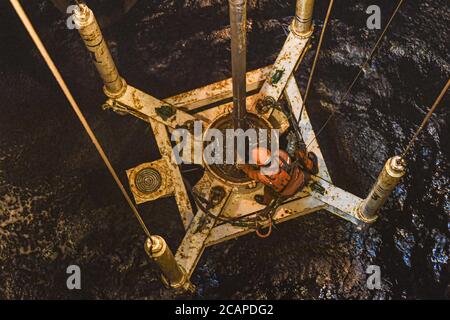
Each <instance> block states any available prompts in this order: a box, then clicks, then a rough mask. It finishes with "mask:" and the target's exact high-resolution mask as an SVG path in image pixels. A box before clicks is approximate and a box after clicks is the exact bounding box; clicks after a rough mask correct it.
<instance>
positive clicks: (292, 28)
mask: <svg viewBox="0 0 450 320" xmlns="http://www.w3.org/2000/svg"><path fill="white" fill-rule="evenodd" d="M294 24H295V19H294V20H293V21H292V24H291V26H290V28H289V29H290V30H291V32H292V33H293V34H294V35H295V36H296V37H298V38H300V39H309V38H311V36H312V34H313V33H314V25H312V26H311V30H309V31H308V32H306V33H300V32H297V31H296V30H295V26H294Z"/></svg>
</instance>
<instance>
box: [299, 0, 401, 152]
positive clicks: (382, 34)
mask: <svg viewBox="0 0 450 320" xmlns="http://www.w3.org/2000/svg"><path fill="white" fill-rule="evenodd" d="M404 1H405V0H400V1H399V2H398V5H397V7H396V8H395V9H394V11H393V13H392V15H391V17H390V19H389V21H388V23H387V24H386V27H385V28H384V30H383V32H382V33H381V35H380V37H379V38H378V40H377V42H376V43H375V45H374V47H373V48H372V50H371V52H370V54H369V56H368V57H367V59H366V61H365V62H364V63H363V64H361V66H360V68H359V71H358V73H357V74H356V76H355V78H354V79H353V81H352V82H351V84H350V85H349V87H348V88H347V90H346V91H345V94H344V95H343V97H342V99H340V101H339V103H338V104H337V106H336V108H335V109H334V110H333V111H332V112H331V114H330V116H329V117H328V119H327V120H326V121H325V123H324V124H323V125H322V127H321V128H320V129H319V131H317V134H316V135H315V137H314V138H313V139H312V140H311V142H309V143H308V145H307V147H309V146H310V145H311V143H313V142H314V141H315V140H316V139H317V137H318V136H319V135H320V134H321V133H322V131H323V130H324V129H325V127H326V126H327V125H328V123H329V122H330V120H331V118H332V117H333V116H334V114H335V113H336V111H337V110H338V107H339V106H340V105H341V104H342V103H343V102H344V101H345V100H346V99H347V96H348V95H349V93H350V91H351V90H352V89H353V87H354V86H355V84H356V81H358V79H359V77H360V76H361V74H362V72H363V71H364V69H365V68H366V67H367V65H368V64H369V62H370V61H371V60H372V58H373V56H374V54H375V51H376V50H377V49H378V47H379V46H380V44H381V41H382V40H383V38H384V36H385V35H386V32H387V31H388V30H389V27H390V26H391V24H392V21H394V18H395V17H396V16H397V13H398V12H399V10H400V8H401V6H402V4H403V2H404Z"/></svg>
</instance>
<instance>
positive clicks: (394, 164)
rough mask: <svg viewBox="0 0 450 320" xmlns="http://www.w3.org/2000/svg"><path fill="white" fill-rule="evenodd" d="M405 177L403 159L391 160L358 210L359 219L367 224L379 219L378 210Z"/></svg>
mask: <svg viewBox="0 0 450 320" xmlns="http://www.w3.org/2000/svg"><path fill="white" fill-rule="evenodd" d="M404 175H405V167H404V165H403V161H402V158H401V157H398V156H396V157H392V158H390V159H389V160H388V161H387V162H386V164H385V166H384V168H383V170H382V171H381V173H380V175H379V177H378V179H377V181H376V182H375V184H374V186H373V187H372V190H371V191H370V193H369V195H368V196H367V198H366V199H365V200H364V201H363V202H362V203H361V206H360V207H359V208H358V213H357V214H358V217H359V218H360V219H361V220H363V221H364V222H367V223H372V222H374V221H375V220H376V219H377V212H378V210H379V209H380V208H381V207H382V206H383V205H384V203H385V202H386V200H387V199H388V197H389V196H390V194H391V193H392V191H393V190H394V189H395V187H396V186H397V184H398V183H399V182H400V179H401V178H402V177H403V176H404Z"/></svg>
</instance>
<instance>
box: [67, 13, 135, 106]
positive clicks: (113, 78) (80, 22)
mask: <svg viewBox="0 0 450 320" xmlns="http://www.w3.org/2000/svg"><path fill="white" fill-rule="evenodd" d="M78 6H79V10H76V11H75V19H74V20H75V23H76V25H77V27H78V31H79V33H80V35H81V38H82V39H83V41H84V43H85V45H86V47H87V49H88V50H89V52H90V53H91V55H92V57H93V60H94V64H95V66H96V68H97V70H98V72H99V74H100V77H101V78H102V80H103V83H104V84H105V86H104V92H105V94H106V95H107V96H108V97H110V98H118V97H120V96H121V95H122V94H123V93H124V92H125V89H126V83H125V81H124V80H123V79H122V78H121V77H120V75H119V72H118V71H117V68H116V65H115V63H114V60H113V58H112V56H111V53H110V51H109V49H108V46H107V44H106V42H105V40H104V38H103V35H102V32H101V30H100V26H99V25H98V23H97V20H96V19H95V16H94V13H93V12H92V11H91V9H89V8H88V7H87V6H86V5H85V4H79V5H78Z"/></svg>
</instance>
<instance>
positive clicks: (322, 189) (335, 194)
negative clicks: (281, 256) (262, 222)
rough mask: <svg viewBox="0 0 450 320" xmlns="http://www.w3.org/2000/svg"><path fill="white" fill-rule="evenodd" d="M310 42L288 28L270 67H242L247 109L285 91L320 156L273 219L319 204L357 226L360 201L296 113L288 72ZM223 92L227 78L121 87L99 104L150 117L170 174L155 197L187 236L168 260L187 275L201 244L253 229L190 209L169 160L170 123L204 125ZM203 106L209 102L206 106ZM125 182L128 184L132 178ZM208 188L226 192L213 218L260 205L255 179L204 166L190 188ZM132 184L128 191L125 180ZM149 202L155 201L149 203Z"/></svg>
mask: <svg viewBox="0 0 450 320" xmlns="http://www.w3.org/2000/svg"><path fill="white" fill-rule="evenodd" d="M309 40H310V39H309V37H306V38H305V37H301V36H299V35H297V34H295V33H293V32H290V34H289V35H288V37H287V40H286V42H285V44H284V46H283V48H282V50H281V52H280V54H279V56H278V58H277V60H276V61H275V63H274V65H273V66H268V67H264V68H260V69H257V70H254V71H251V72H248V73H247V91H248V92H254V91H256V90H259V91H258V92H257V93H256V94H253V95H249V96H248V97H247V105H248V108H249V111H250V112H255V113H256V110H255V105H256V101H257V100H258V99H261V98H264V97H265V96H271V97H273V98H275V99H276V100H278V99H280V98H281V96H282V95H283V94H284V96H285V98H286V100H287V101H288V103H289V105H290V107H291V108H292V111H293V113H294V115H295V117H296V119H297V120H299V121H300V129H301V133H302V136H303V138H304V140H305V141H307V142H309V141H312V143H311V144H310V146H309V150H310V151H313V152H315V153H316V155H317V156H318V159H319V168H320V172H319V174H318V175H317V177H313V178H312V182H311V183H310V184H309V185H308V186H307V187H306V188H305V189H304V190H302V191H301V192H299V193H298V194H296V195H295V196H294V197H292V198H291V199H289V200H287V201H286V202H285V203H283V204H282V205H281V206H280V207H279V208H278V209H277V211H276V213H275V216H274V223H281V222H284V221H287V220H291V219H294V218H297V217H300V216H303V215H306V214H310V213H313V212H316V211H319V210H326V211H329V212H331V213H333V214H335V215H337V216H339V217H341V218H343V219H345V220H347V221H350V222H352V223H354V224H356V225H360V224H363V223H364V222H363V221H361V220H360V219H359V218H358V217H357V209H358V207H359V206H360V204H361V202H362V201H363V200H362V199H361V198H359V197H357V196H355V195H353V194H351V193H348V192H346V191H344V190H342V189H340V188H338V187H336V186H335V185H333V183H332V180H331V176H330V174H329V172H328V169H327V166H326V162H325V159H324V158H323V155H322V152H321V150H320V147H319V144H318V142H317V140H316V139H315V133H314V130H313V128H312V125H311V122H310V119H309V116H308V113H307V111H306V108H303V112H302V114H300V111H301V106H302V104H303V99H302V95H301V93H300V90H299V88H298V85H297V82H296V80H295V77H294V72H295V71H296V68H297V67H298V65H299V64H300V62H301V60H302V58H303V56H304V55H305V53H306V51H307V50H308V48H309ZM230 97H232V80H231V79H227V80H223V81H220V82H217V83H213V84H211V85H207V86H205V87H202V88H198V89H195V90H192V91H189V92H185V93H182V94H179V95H176V96H173V97H169V98H166V99H162V100H159V99H156V98H154V97H152V96H150V95H149V94H146V93H144V92H142V91H140V90H138V89H136V88H134V87H132V86H130V85H128V86H127V89H126V92H125V94H123V95H122V96H121V97H119V98H117V99H115V100H114V99H109V100H108V101H107V103H106V105H107V106H108V107H110V108H112V109H114V110H115V111H119V112H121V113H129V114H132V115H134V116H136V117H138V118H140V119H142V120H144V121H147V122H149V123H150V125H151V127H152V129H153V133H154V135H155V138H156V141H157V143H158V147H159V150H160V153H161V157H162V159H160V160H157V162H160V161H161V160H163V161H165V163H166V166H167V171H166V172H165V173H164V175H170V176H171V179H170V183H171V184H172V185H171V186H170V187H168V188H167V189H166V191H167V192H166V193H162V194H160V195H159V197H163V196H171V195H173V196H175V199H176V201H177V205H178V208H179V211H180V216H181V220H182V222H183V225H184V227H185V229H186V234H185V236H184V239H183V240H182V242H181V244H180V246H179V248H178V250H177V252H176V256H175V258H176V261H177V263H178V264H179V265H180V266H181V267H182V268H183V270H184V271H185V272H186V274H187V276H188V277H190V276H191V275H192V273H193V271H194V270H195V267H196V265H197V263H198V261H199V259H200V257H201V255H202V253H203V251H204V250H205V248H206V247H208V246H212V245H215V244H218V243H221V242H224V241H227V240H229V239H234V238H237V237H240V236H243V235H245V234H248V233H250V232H252V231H253V229H250V228H244V227H237V226H232V225H230V224H224V223H216V220H214V219H211V218H209V217H207V216H206V215H205V213H204V212H202V211H201V210H199V211H198V212H197V213H196V214H195V215H194V214H193V210H192V207H191V204H190V202H189V197H188V194H187V191H186V188H185V186H184V183H183V180H182V177H181V172H180V169H179V167H178V166H177V165H176V164H174V162H173V161H172V160H173V159H172V157H173V154H172V152H173V151H172V146H171V140H170V138H169V133H170V132H171V131H172V130H174V129H175V128H179V127H183V126H186V123H188V122H189V121H193V120H200V121H202V122H203V123H204V125H206V126H207V125H208V124H209V123H211V121H212V119H215V118H217V117H218V116H221V115H223V114H225V113H230V112H231V111H232V107H233V105H232V102H229V103H223V104H219V105H217V104H218V103H220V102H221V101H224V100H226V99H229V98H230ZM208 106H211V107H210V108H208ZM162 107H165V108H166V111H167V110H168V111H170V112H169V115H167V114H166V115H165V116H164V115H161V112H158V109H159V108H162ZM261 116H262V117H264V118H265V119H267V120H268V121H270V122H271V123H274V124H275V126H277V127H278V128H279V129H280V131H281V132H284V131H285V130H286V129H287V128H288V127H289V124H288V120H287V119H286V117H285V116H284V115H283V113H281V112H279V111H278V110H274V109H272V110H269V111H268V112H267V113H266V114H263V115H261ZM130 170H131V171H130ZM130 170H128V171H127V173H128V175H129V176H130V172H132V170H133V169H130ZM130 183H131V184H132V181H130ZM214 186H221V187H222V188H224V190H225V191H226V194H227V195H226V197H225V198H224V199H223V200H222V201H221V203H219V204H218V205H217V206H216V207H214V208H212V209H211V213H213V214H214V215H216V216H219V215H221V216H224V217H237V216H243V215H248V216H251V215H253V214H255V213H256V212H258V211H259V210H261V209H263V207H262V206H261V205H259V204H257V203H256V202H255V201H254V200H253V198H254V195H256V194H260V193H262V190H263V188H262V186H261V185H260V184H257V183H254V184H253V185H250V186H247V187H244V188H243V187H239V186H235V185H232V184H229V183H226V182H224V181H222V180H221V179H218V178H217V177H215V176H214V175H213V174H211V173H210V172H209V171H208V170H205V173H204V176H203V177H202V178H201V180H200V181H199V182H198V183H197V184H196V186H195V187H194V188H195V190H196V191H198V192H199V193H202V194H204V195H205V197H207V196H208V193H209V190H211V188H212V187H214ZM131 189H132V191H133V187H132V185H131ZM134 191H135V190H134ZM134 194H135V192H134ZM135 196H136V194H135ZM136 200H138V199H136ZM152 200H154V199H150V200H149V201H152ZM142 201H143V199H142V198H139V202H142ZM144 201H145V200H144Z"/></svg>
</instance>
